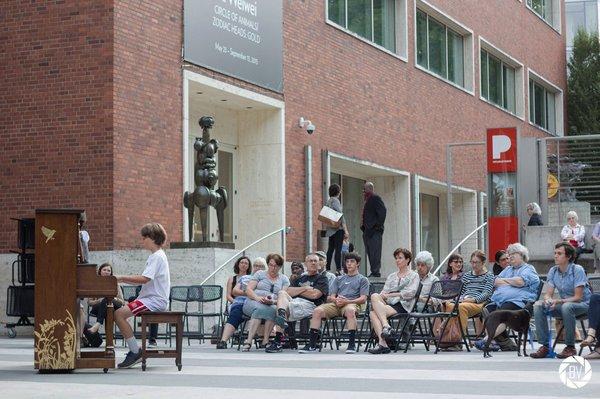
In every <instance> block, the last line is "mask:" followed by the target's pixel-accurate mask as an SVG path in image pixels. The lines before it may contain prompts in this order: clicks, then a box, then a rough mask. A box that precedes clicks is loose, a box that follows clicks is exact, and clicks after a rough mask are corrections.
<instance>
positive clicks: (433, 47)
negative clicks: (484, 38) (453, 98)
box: [416, 10, 465, 87]
mask: <svg viewBox="0 0 600 399" xmlns="http://www.w3.org/2000/svg"><path fill="white" fill-rule="evenodd" d="M416 36H417V64H418V65H420V66H422V67H423V68H425V69H427V70H429V71H431V72H433V73H435V74H436V75H439V76H441V77H442V78H444V79H448V80H449V81H451V82H454V83H456V84H457V85H459V86H463V87H464V76H465V75H464V73H465V66H464V37H463V36H462V35H460V34H459V33H457V32H455V31H453V30H452V29H450V28H448V27H447V26H446V25H444V24H443V23H441V22H439V21H437V20H435V19H434V18H431V17H430V16H429V15H427V14H426V13H425V12H423V11H421V10H417V23H416Z"/></svg>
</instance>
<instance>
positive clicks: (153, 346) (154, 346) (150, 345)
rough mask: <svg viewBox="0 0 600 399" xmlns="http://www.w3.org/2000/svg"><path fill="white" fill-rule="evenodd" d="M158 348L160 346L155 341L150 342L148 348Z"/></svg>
mask: <svg viewBox="0 0 600 399" xmlns="http://www.w3.org/2000/svg"><path fill="white" fill-rule="evenodd" d="M157 346H158V344H157V343H156V340H155V339H149V340H148V348H156V347H157Z"/></svg>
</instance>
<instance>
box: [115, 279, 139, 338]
mask: <svg viewBox="0 0 600 399" xmlns="http://www.w3.org/2000/svg"><path fill="white" fill-rule="evenodd" d="M120 287H121V293H122V294H123V299H125V301H126V302H131V301H133V300H135V298H137V297H138V295H139V294H140V291H141V289H142V286H141V285H120ZM137 320H138V318H137V316H133V317H132V324H133V336H134V337H136V338H141V336H142V334H141V332H138V331H137V325H138V323H137ZM114 339H115V340H117V339H121V340H123V334H121V331H119V329H118V328H117V323H115V334H114ZM123 344H125V341H124V340H123Z"/></svg>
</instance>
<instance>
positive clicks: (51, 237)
mask: <svg viewBox="0 0 600 399" xmlns="http://www.w3.org/2000/svg"><path fill="white" fill-rule="evenodd" d="M42 234H43V235H44V237H46V243H48V241H50V240H54V234H56V230H52V229H49V228H48V227H46V226H42Z"/></svg>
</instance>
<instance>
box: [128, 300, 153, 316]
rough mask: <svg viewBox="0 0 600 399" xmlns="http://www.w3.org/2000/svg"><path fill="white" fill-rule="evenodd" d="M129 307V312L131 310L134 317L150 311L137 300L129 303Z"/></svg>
mask: <svg viewBox="0 0 600 399" xmlns="http://www.w3.org/2000/svg"><path fill="white" fill-rule="evenodd" d="M127 307H128V308H129V310H131V313H133V315H134V316H137V315H138V314H140V313H143V312H146V311H148V308H147V307H146V305H144V304H143V303H142V302H141V301H138V300H137V299H134V300H133V301H131V302H129V303H128V304H127Z"/></svg>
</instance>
